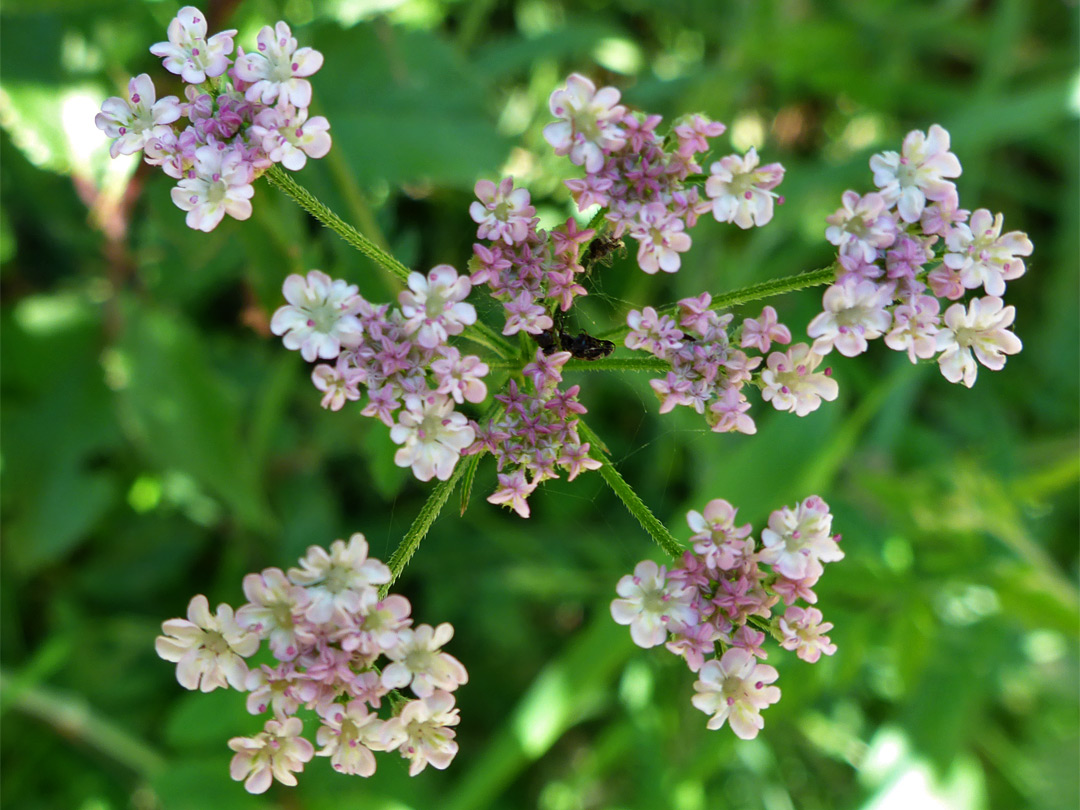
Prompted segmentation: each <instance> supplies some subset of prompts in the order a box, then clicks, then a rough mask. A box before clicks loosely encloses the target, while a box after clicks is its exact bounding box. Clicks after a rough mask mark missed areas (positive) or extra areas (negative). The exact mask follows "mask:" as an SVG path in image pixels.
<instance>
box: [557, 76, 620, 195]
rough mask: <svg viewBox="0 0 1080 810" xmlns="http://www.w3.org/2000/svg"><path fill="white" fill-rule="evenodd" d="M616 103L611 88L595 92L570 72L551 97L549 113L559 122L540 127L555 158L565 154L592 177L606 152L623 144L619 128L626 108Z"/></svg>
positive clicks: (592, 86) (581, 78)
mask: <svg viewBox="0 0 1080 810" xmlns="http://www.w3.org/2000/svg"><path fill="white" fill-rule="evenodd" d="M618 101H619V91H618V90H616V89H615V88H614V87H604V88H601V89H600V90H597V89H596V85H595V84H593V83H592V82H591V81H589V79H587V78H585V77H584V76H582V75H580V74H578V73H572V74H571V75H570V76H569V77H568V78H567V80H566V86H565V87H560V88H558V89H557V90H555V92H553V93H552V94H551V99H550V101H549V107H550V108H551V114H552V115H554V116H555V117H556V118H558V119H560V120H558V121H554V122H552V123H550V124H548V125H547V126H546V127H544V139H545V140H546V141H547V142H548V143H549V144H551V146H552V147H554V149H555V154H556V155H569V156H570V162H571V163H573V164H574V165H576V166H584V167H585V171H587V172H589V173H590V174H595V173H596V172H598V171H600V169H601V168H603V165H604V160H605V158H606V154H607V153H609V152H613V151H615V150H617V149H621V148H622V147H623V146H625V145H626V134H625V132H624V131H623V129H622V127H621V126H620V125H619V123H620V121H621V120H622V117H623V116H624V115H626V108H625V107H624V106H622V105H621V104H619V103H618Z"/></svg>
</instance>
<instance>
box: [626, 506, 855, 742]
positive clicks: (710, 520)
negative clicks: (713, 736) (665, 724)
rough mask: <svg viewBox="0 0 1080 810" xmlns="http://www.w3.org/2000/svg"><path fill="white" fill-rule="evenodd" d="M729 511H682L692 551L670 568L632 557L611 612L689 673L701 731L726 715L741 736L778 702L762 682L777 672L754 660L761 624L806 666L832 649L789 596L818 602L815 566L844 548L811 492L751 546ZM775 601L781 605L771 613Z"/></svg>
mask: <svg viewBox="0 0 1080 810" xmlns="http://www.w3.org/2000/svg"><path fill="white" fill-rule="evenodd" d="M736 511H737V510H736V509H735V508H734V507H733V506H732V505H731V504H730V503H728V502H727V501H725V500H721V499H716V500H713V501H710V502H709V503H708V505H706V507H705V510H704V512H693V511H691V512H690V513H689V514H687V517H686V520H687V523H689V525H690V529H691V530H692V531H693V532H694V534H693V535H692V536H691V537H690V542H691V543H692V544H693V551H689V550H688V551H686V552H684V554H683V557H682V561H681V565H680V566H678V567H675V568H671V569H670V570H669V569H667V568H666V567H665V566H658V565H657V564H656V563H655V562H653V561H651V560H644V561H642V562H640V563H638V564H637V566H635V568H634V573H633V574H632V575H631V574H628V575H627V576H624V577H623V578H622V579H620V580H619V583H618V585H617V586H616V592H617V593H618V594H619V598H618V599H616V600H614V601H613V602H612V603H611V615H612V618H614V619H615V621H616V622H618V623H619V624H623V625H629V626H630V636H631V638H633V640H634V643H635V644H637V645H638V646H639V647H645V648H649V647H657V646H659V645H661V644H665V645H666V646H667V649H668V650H670V651H671V652H672V653H674V654H675V655H678V656H680V657H682V658H683V659H685V661H686V664H687V666H688V667H689V668H690V671H691V672H695V673H697V674H698V678H699V679H698V680H697V681H696V682H695V683H694V690H695V692H696V694H695V695H694V697H693V698H692V702H693V704H694V706H695V707H697V708H698V709H700V710H701V711H703V712H705V713H706V714H708V715H711V717H710V718H709V722H708V728H710V729H718V728H720V727H721V726H723V725H724V723H725V722H726V723H728V724H729V725H730V726H731V730H732V731H733V732H735V734H736V735H737V736H739V737H741V738H743V739H747V740H748V739H752V738H753V737H756V736H757V733H758V731H760V730H761V728H762V727H763V726H764V720H763V719H762V717H761V710H762V709H764V708H766V707H768V706H769V705H771V704H773V703H776V702H777V701H778V700H780V689H779V688H777V687H775V686H771V685H769V684H772V683H773V682H774V681H775V680H776V679H777V672H776V670H775V669H774V668H773V667H771V666H768V665H767V664H760V663H758V659H765V658H767V657H768V655H767V653H766V652H765V650H764V649H763V648H762V645H763V643H764V642H765V634H766V631H767V632H768V633H770V634H771V635H772V636H773V637H774V638H775V639H777V640H778V641H779V643H780V646H781V647H783V648H784V649H786V650H794V651H795V653H796V655H798V657H799V658H801V659H802V660H804V661H807V662H810V663H814V662H816V661H817V660H818V659H819V658H820V657H821V656H822V655H832V654H833V653H834V652H836V645H834V644H833V643H832V642H831V641H830V640H829V637H828V636H827V635H825V634H826V633H827V632H828V631H829V630H831V629H832V624H831V623H829V622H823V621H822V618H823V617H822V615H821V611H820V610H818V609H817V608H814V607H809V606H800V605H796V604H795V602H796V601H797V600H799V599H801V600H803V601H804V602H805V603H807V604H808V605H813V604H815V603H816V602H817V594H815V593H814V591H813V586H814V585H815V584H816V583H817V581H818V579H819V578H820V577H821V574H822V571H823V567H824V566H823V564H824V563H827V562H834V561H836V560H840V559H842V558H843V556H844V552H843V551H841V550H840V547H839V545H838V541H839V540H840V536H839V535H832V534H831V530H832V515H831V514H830V513H829V507H828V505H827V504H826V503H825V502H824V501H823V500H822V499H821V498H819V497H818V496H816V495H812V496H811V497H809V498H807V499H806V500H804V501H802V502H801V503H798V504H796V505H795V507H794V508H790V507H784V508H783V509H778V510H776V511H775V512H773V513H772V514H771V515H770V516H769V524H768V527H767V528H766V529H763V530H762V532H761V546H760V547H757V546H756V544H755V541H754V537H753V536H752V528H751V526H750V524H749V523H747V524H745V525H743V526H736V525H735V513H736ZM764 566H768V567H769V568H771V570H768V569H767V568H765V567H764ZM780 602H783V604H784V606H785V610H784V612H783V613H781V614H779V615H777V614H776V606H777V605H778V604H779V603H780Z"/></svg>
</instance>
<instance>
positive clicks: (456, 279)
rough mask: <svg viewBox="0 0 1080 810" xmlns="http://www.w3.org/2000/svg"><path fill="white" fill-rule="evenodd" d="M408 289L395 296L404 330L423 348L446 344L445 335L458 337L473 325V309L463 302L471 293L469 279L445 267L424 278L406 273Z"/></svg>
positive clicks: (449, 267) (474, 313) (474, 314)
mask: <svg viewBox="0 0 1080 810" xmlns="http://www.w3.org/2000/svg"><path fill="white" fill-rule="evenodd" d="M408 283H409V289H407V290H405V291H404V292H402V293H401V294H400V295H398V302H399V303H400V304H401V314H402V315H404V316H405V318H406V320H405V329H406V331H408V332H409V333H410V334H412V333H415V334H416V342H417V343H419V344H420V345H421V346H423V347H424V348H425V349H434V348H435V347H436V346H438V345H439V344H440V343H446V340H447V336H448V335H460V334H461V333H462V331H464V329H465V327H466V326H469V325H470V324H473V323H476V309H475V307H473V305H472V304H468V303H465V299H466V298H467V297H468V296H469V293H470V292H471V291H472V282H471V281H470V280H469V277H468V276H459V275H458V273H457V270H455V269H454V268H453V267H451V266H450V265H448V264H440V265H436V266H435V267H433V268H431V271H430V272H429V273H428V274H427V277H426V278H425V277H424V275H423V274H421V273H410V274H409V281H408Z"/></svg>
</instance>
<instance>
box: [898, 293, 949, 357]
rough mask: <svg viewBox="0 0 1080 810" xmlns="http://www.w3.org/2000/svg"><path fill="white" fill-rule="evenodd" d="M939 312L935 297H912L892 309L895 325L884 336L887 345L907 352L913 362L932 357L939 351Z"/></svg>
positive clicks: (939, 308) (939, 306)
mask: <svg viewBox="0 0 1080 810" xmlns="http://www.w3.org/2000/svg"><path fill="white" fill-rule="evenodd" d="M940 310H941V304H940V303H939V302H938V300H937V299H936V298H935V297H934V296H932V295H916V296H912V297H911V298H910V299H909V300H908V301H907V302H906V303H904V304H901V305H900V306H898V307H897V308H896V309H894V310H893V325H892V329H891V330H890V331H889V333H888V334H887V335H885V345H886V346H888V347H889V348H890V349H893V350H895V351H898V352H907V356H908V359H909V360H911V362H912V363H914V362H916V361H917V360H918V358H922V359H924V360H925V359H926V358H928V357H933V356H934V354H935V352H936V351H937V333H938V326H939V325H940V323H941V318H939V317H938V313H939V312H940Z"/></svg>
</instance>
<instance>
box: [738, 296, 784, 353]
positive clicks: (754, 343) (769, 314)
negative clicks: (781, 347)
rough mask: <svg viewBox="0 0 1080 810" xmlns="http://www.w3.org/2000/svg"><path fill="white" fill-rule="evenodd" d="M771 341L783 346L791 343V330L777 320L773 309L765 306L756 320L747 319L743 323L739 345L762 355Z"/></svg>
mask: <svg viewBox="0 0 1080 810" xmlns="http://www.w3.org/2000/svg"><path fill="white" fill-rule="evenodd" d="M773 341H776V342H777V343H783V344H785V345H786V344H788V343H791V330H790V329H788V328H787V327H786V326H784V324H782V323H780V322H779V321H778V320H777V318H776V310H775V309H773V308H772V307H770V306H767V307H765V308H764V309H762V310H761V315H760V317H758V318H757V319H754V318H747V319H746V320H744V321H743V323H742V337H741V339H740V341H739V345H740V346H742V347H743V348H744V349H750V348H754V349H757V350H758V351H759V352H761V353H762V354H764V353H765V352H767V351H768V350H769V346H771V345H772V342H773Z"/></svg>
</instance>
